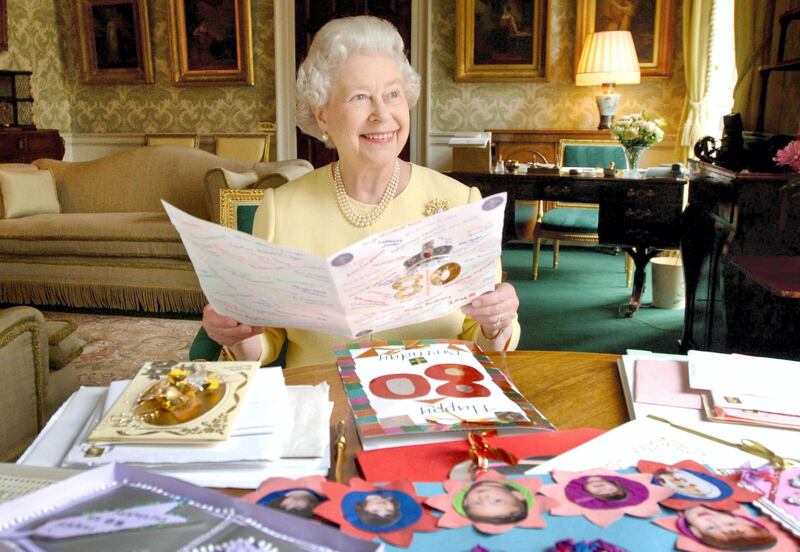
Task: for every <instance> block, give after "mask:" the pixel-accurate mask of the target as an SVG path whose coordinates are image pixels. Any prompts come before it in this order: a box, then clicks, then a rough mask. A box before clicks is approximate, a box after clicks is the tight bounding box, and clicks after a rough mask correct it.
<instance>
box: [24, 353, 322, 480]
mask: <svg viewBox="0 0 800 552" xmlns="http://www.w3.org/2000/svg"><path fill="white" fill-rule="evenodd" d="M123 385H124V384H123V383H117V384H115V385H113V386H112V389H111V390H110V392H111V393H112V395H113V394H117V393H119V392H120V389H119V388H120V387H121V386H123ZM253 386H254V387H253V388H252V389H250V392H249V393H248V395H247V398H246V399H245V404H243V405H242V410H241V411H240V412H239V416H238V417H237V419H236V422H235V424H234V427H233V429H232V431H231V437H230V438H229V439H228V440H227V441H223V442H220V443H215V444H212V445H197V444H192V445H185V446H181V445H142V444H120V443H114V444H112V445H105V444H98V443H88V442H87V441H86V437H87V436H88V434H89V433H90V432H91V430H92V429H93V428H94V426H95V425H96V423H97V420H98V419H99V418H100V416H101V415H102V411H103V409H104V407H105V406H106V405H108V404H113V402H114V399H113V396H112V397H108V394H109V388H106V387H81V388H80V389H79V390H78V391H77V392H76V393H75V394H73V395H72V397H70V399H68V400H67V402H65V403H64V405H62V407H61V408H60V409H59V410H58V412H56V414H54V415H53V417H52V418H51V419H50V421H49V422H48V424H47V426H45V428H44V430H43V431H42V432H41V433H40V434H39V436H38V437H37V438H36V440H35V441H34V442H33V444H32V445H31V446H30V447H29V448H28V450H27V451H25V453H24V454H23V455H22V457H21V458H20V460H19V461H18V462H19V463H20V464H25V465H33V466H51V467H58V466H62V465H63V466H69V467H80V468H88V467H93V466H97V465H101V464H106V463H109V462H120V463H126V464H136V465H140V466H144V467H147V468H148V469H150V470H151V471H154V472H157V473H163V474H167V475H170V476H173V477H177V478H179V479H183V480H185V481H189V482H191V483H194V484H197V485H203V486H213V487H236V488H243V489H252V488H256V487H257V486H258V484H259V483H260V482H261V481H262V480H264V479H266V478H267V477H302V476H306V475H325V474H327V472H328V469H329V467H330V433H329V431H328V428H329V427H330V414H331V411H332V408H333V404H332V403H331V402H330V401H329V400H328V386H327V384H326V383H322V384H319V385H317V386H313V387H311V386H301V387H299V388H294V387H286V386H284V383H283V375H282V372H281V370H280V368H263V369H261V370H259V371H258V372H257V374H256V377H255V380H254V381H253ZM298 401H302V408H301V407H298V404H299V403H298ZM298 412H302V415H301V416H297V415H296V414H295V413H298ZM298 436H303V437H304V438H300V439H298V438H297V437H298Z"/></svg>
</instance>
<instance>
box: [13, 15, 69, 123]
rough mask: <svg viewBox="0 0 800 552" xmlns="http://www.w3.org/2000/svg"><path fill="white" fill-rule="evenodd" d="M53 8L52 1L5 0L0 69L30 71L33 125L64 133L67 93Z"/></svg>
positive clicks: (67, 107) (67, 111)
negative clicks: (5, 33) (5, 39)
mask: <svg viewBox="0 0 800 552" xmlns="http://www.w3.org/2000/svg"><path fill="white" fill-rule="evenodd" d="M63 3H64V4H66V2H63ZM56 11H57V10H56V4H55V0H35V1H31V0H8V35H9V36H8V51H7V52H3V53H0V69H10V70H14V71H33V78H32V82H31V86H32V88H33V95H34V96H33V97H34V100H35V102H34V104H33V108H34V122H35V123H36V126H37V127H38V128H55V129H59V130H61V131H64V132H66V131H69V129H70V125H71V122H70V104H69V97H70V95H69V93H68V91H67V88H66V84H65V82H64V71H65V68H64V58H63V56H62V55H61V49H60V47H59V35H60V33H59V32H58V24H57V15H56Z"/></svg>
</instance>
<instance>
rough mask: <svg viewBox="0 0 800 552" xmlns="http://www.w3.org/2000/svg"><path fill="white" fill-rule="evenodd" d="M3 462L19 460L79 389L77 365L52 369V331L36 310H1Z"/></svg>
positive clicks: (0, 438) (0, 443)
mask: <svg viewBox="0 0 800 552" xmlns="http://www.w3.org/2000/svg"><path fill="white" fill-rule="evenodd" d="M0 381H2V387H3V399H2V400H0V416H2V420H3V423H2V424H0V461H3V462H8V461H10V460H13V459H15V458H16V457H17V456H19V455H20V453H22V451H24V450H25V448H27V446H28V445H29V444H30V443H31V441H33V439H34V438H35V437H36V435H37V434H38V433H39V430H40V429H42V427H44V424H45V422H46V421H47V419H48V418H49V416H50V415H51V414H52V413H53V412H54V411H55V410H56V409H57V408H58V407H59V406H60V405H61V403H62V402H63V401H64V400H65V399H66V398H67V397H68V396H69V395H70V394H71V393H72V392H73V391H74V390H75V388H76V387H77V376H76V374H75V370H74V368H73V367H72V366H70V365H67V366H65V367H64V368H61V369H60V370H57V371H51V370H50V369H49V357H48V342H47V331H46V329H45V321H44V317H43V316H42V313H41V312H39V311H38V310H36V309H34V308H32V307H11V308H7V309H4V310H2V311H0Z"/></svg>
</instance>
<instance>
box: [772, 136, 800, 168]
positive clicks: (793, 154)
mask: <svg viewBox="0 0 800 552" xmlns="http://www.w3.org/2000/svg"><path fill="white" fill-rule="evenodd" d="M772 160H773V161H775V162H776V163H777V164H778V165H784V166H786V167H791V168H793V169H794V170H796V171H800V140H793V141H791V142H789V144H788V145H787V146H786V147H785V148H783V149H782V150H780V151H779V152H778V153H776V154H775V157H773V158H772Z"/></svg>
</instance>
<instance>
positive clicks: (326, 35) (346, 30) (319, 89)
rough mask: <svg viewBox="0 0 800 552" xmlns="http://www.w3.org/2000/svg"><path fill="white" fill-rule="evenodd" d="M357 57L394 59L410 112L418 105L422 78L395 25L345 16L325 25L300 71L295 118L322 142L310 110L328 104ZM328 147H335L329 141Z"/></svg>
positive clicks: (380, 20) (316, 36) (368, 17)
mask: <svg viewBox="0 0 800 552" xmlns="http://www.w3.org/2000/svg"><path fill="white" fill-rule="evenodd" d="M356 54H384V55H386V56H388V57H390V58H391V59H393V60H394V61H395V62H396V63H397V66H398V67H399V68H400V75H401V78H402V80H403V88H404V89H405V95H406V100H407V101H408V107H409V109H410V108H413V107H414V106H415V105H416V103H417V99H419V91H420V85H421V80H422V79H421V78H420V76H419V74H418V73H417V72H416V71H415V70H414V68H413V67H411V64H410V63H409V62H408V59H407V58H406V55H405V51H404V49H403V39H402V38H401V37H400V33H398V32H397V29H396V28H395V27H394V25H392V24H391V23H389V22H388V21H386V20H385V19H380V18H378V17H373V16H370V15H359V16H357V17H343V18H341V19H334V20H332V21H329V22H328V23H326V24H325V25H323V27H322V28H321V29H320V30H319V32H317V34H316V35H315V36H314V40H313V41H312V42H311V48H309V51H308V56H306V59H305V60H303V63H301V64H300V68H299V69H298V70H297V108H296V110H295V118H296V120H297V126H299V127H300V130H302V131H303V132H305V133H306V134H309V135H311V136H313V137H315V138H318V139H319V140H322V130H321V129H320V128H319V125H318V124H317V119H316V117H314V113H313V111H312V110H311V109H312V107H314V108H317V107H321V106H323V105H325V104H326V103H327V102H328V99H329V98H330V92H331V87H332V86H333V83H334V81H335V80H336V77H337V73H338V70H339V68H340V67H341V66H342V65H343V64H344V63H346V62H347V60H348V59H350V58H351V57H352V56H354V55H356ZM325 145H326V146H328V147H329V148H330V147H333V144H332V143H331V141H330V139H328V141H327V142H326V143H325Z"/></svg>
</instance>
